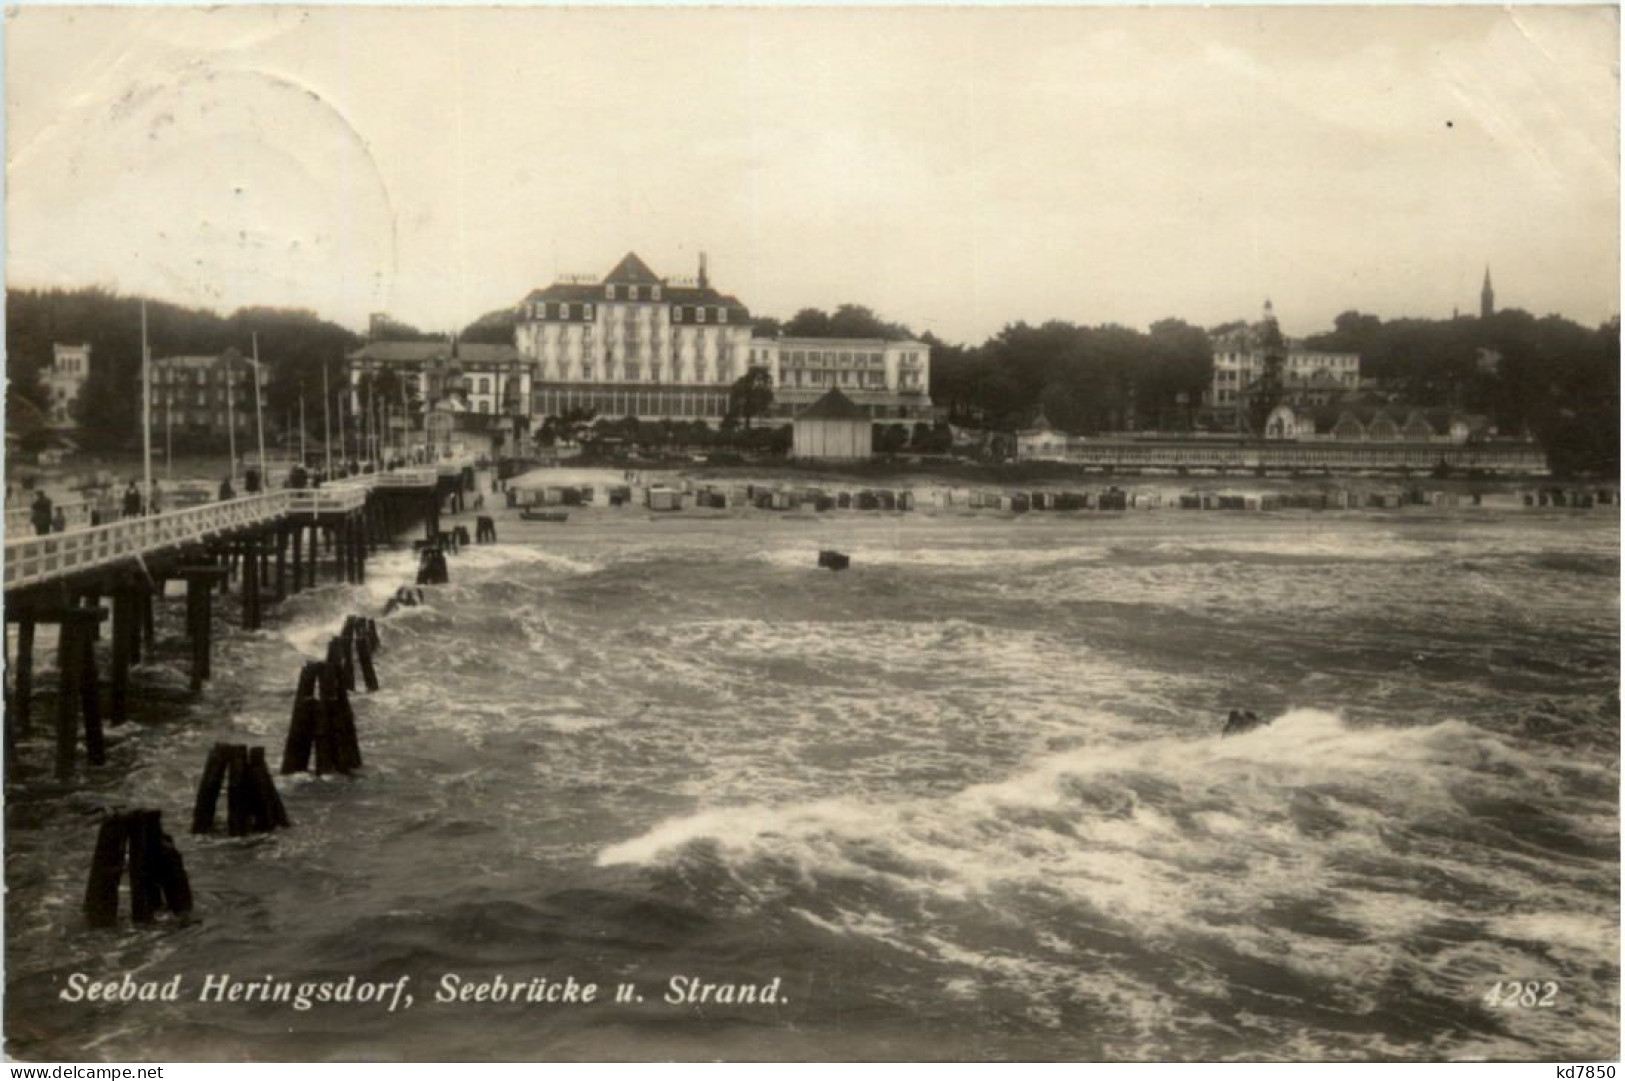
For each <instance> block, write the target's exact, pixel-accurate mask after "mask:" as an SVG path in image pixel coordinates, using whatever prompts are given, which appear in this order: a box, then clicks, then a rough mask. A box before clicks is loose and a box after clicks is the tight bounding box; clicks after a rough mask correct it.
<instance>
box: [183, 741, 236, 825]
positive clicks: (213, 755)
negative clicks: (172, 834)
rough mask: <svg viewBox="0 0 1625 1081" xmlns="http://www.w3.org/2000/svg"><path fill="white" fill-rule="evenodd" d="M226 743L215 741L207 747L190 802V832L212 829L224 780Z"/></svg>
mask: <svg viewBox="0 0 1625 1081" xmlns="http://www.w3.org/2000/svg"><path fill="white" fill-rule="evenodd" d="M226 757H227V754H226V744H224V743H216V744H215V745H214V746H213V747H211V748H209V758H208V761H206V762H205V763H204V764H203V778H202V779H201V780H200V781H198V786H197V798H196V799H195V800H193V802H192V832H193V833H209V832H210V831H212V830H213V829H214V815H215V811H216V809H217V808H218V807H219V806H220V789H221V786H222V785H224V784H225V782H226Z"/></svg>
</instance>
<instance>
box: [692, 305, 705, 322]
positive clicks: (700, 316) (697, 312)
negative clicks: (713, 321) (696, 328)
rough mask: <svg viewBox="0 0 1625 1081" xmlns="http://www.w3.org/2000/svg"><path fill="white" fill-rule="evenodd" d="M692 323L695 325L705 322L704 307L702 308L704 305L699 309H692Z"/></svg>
mask: <svg viewBox="0 0 1625 1081" xmlns="http://www.w3.org/2000/svg"><path fill="white" fill-rule="evenodd" d="M694 321H695V322H696V323H703V322H705V307H704V305H701V306H700V307H698V308H695V309H694Z"/></svg>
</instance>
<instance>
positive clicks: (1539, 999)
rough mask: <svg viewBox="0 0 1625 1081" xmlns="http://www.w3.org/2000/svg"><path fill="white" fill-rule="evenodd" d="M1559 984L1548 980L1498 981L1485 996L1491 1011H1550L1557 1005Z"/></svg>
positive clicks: (1485, 1003)
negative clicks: (1510, 1009) (1513, 1009)
mask: <svg viewBox="0 0 1625 1081" xmlns="http://www.w3.org/2000/svg"><path fill="white" fill-rule="evenodd" d="M1557 990H1558V988H1557V983H1556V982H1555V981H1553V980H1547V981H1546V982H1544V983H1541V982H1539V981H1537V980H1527V981H1519V980H1497V981H1496V983H1495V986H1494V987H1492V988H1490V989H1489V991H1488V992H1487V993H1486V994H1485V995H1484V1005H1486V1006H1488V1007H1489V1008H1490V1009H1509V1008H1516V1009H1521V1010H1549V1009H1551V1008H1553V1007H1554V1006H1556V1005H1557Z"/></svg>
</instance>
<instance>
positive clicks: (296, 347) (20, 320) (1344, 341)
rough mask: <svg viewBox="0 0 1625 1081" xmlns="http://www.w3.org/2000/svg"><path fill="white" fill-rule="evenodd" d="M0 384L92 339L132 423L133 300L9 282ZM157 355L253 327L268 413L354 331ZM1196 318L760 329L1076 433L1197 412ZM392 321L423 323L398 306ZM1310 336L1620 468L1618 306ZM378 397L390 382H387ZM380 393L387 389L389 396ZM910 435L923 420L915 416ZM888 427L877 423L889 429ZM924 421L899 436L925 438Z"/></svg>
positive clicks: (740, 398)
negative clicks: (1589, 314)
mask: <svg viewBox="0 0 1625 1081" xmlns="http://www.w3.org/2000/svg"><path fill="white" fill-rule="evenodd" d="M7 307H8V312H7V319H6V347H7V357H8V361H7V374H8V376H9V380H10V381H9V384H8V393H10V394H13V395H17V396H19V397H22V398H24V399H27V400H29V401H32V402H34V403H35V404H36V405H38V406H40V407H41V408H42V409H46V408H48V405H49V403H48V401H47V395H46V393H45V389H44V385H43V382H42V380H41V374H42V372H43V371H44V370H46V369H47V368H48V367H49V365H50V362H51V347H52V344H53V343H56V342H63V343H76V342H86V343H89V344H90V346H91V349H92V361H91V371H90V376H89V379H88V381H87V383H86V385H85V389H84V391H83V393H82V395H81V399H80V405H79V418H78V419H79V420H80V424H81V436H82V439H83V441H84V443H85V445H86V446H87V447H88V448H90V449H101V448H112V447H124V446H129V445H131V444H133V443H134V442H136V441H138V440H139V438H140V415H139V412H138V411H137V410H135V409H132V408H130V403H131V402H133V401H139V400H140V378H141V300H140V298H138V297H131V296H120V295H117V294H115V293H112V292H109V291H107V290H104V289H99V288H86V289H73V290H63V289H49V290H34V289H11V290H8V291H7ZM517 316H518V309H517V308H509V309H500V310H498V311H496V312H491V313H488V314H487V315H485V316H482V317H480V319H477V320H475V321H474V322H473V323H471V324H470V325H469V326H467V327H465V328H463V330H462V332H461V337H462V339H463V340H464V341H470V342H474V341H490V342H511V341H512V340H513V327H514V323H515V321H516V319H517ZM147 318H148V325H149V330H148V337H149V340H150V341H151V344H152V351H153V355H154V357H165V356H175V355H185V354H201V355H214V354H218V353H220V352H222V351H224V350H225V349H227V348H228V347H233V346H234V347H236V348H237V349H238V350H239V351H240V352H242V353H243V354H244V355H248V354H250V352H251V349H252V337H253V335H255V334H257V335H258V338H259V350H260V356H261V358H262V359H263V360H264V361H265V362H266V364H267V365H268V367H269V369H270V372H271V380H270V385H269V389H268V396H267V408H268V416H267V422H268V424H269V425H271V426H272V427H274V428H280V427H281V426H282V421H283V419H284V418H285V417H287V416H290V415H292V414H293V413H295V412H296V411H297V409H298V403H299V399H300V396H301V394H303V395H304V397H305V400H306V401H307V403H309V404H310V405H311V406H317V407H319V402H320V388H321V375H322V369H323V367H324V366H326V367H327V369H328V371H329V375H330V379H331V380H332V386H333V387H335V388H336V387H337V385H338V378H339V376H340V374H341V373H342V371H343V362H344V357H345V355H346V354H347V353H349V352H350V351H352V350H354V349H355V348H357V347H358V346H359V345H360V344H361V342H362V338H361V337H360V336H359V335H357V334H355V333H353V332H351V331H349V330H347V329H346V328H344V327H342V326H339V325H338V324H335V323H332V322H330V321H327V320H324V319H322V318H320V317H319V316H317V315H316V314H315V313H313V312H310V311H305V310H297V309H283V308H268V307H255V308H243V309H239V310H237V311H235V312H233V313H231V314H230V315H227V316H221V315H218V314H215V313H213V312H209V311H206V310H203V309H196V308H187V307H183V306H181V305H176V304H171V303H168V302H164V301H149V302H148V304H147ZM1243 326H1244V324H1240V323H1231V324H1224V325H1221V326H1217V327H1212V328H1207V329H1204V328H1202V327H1199V326H1196V325H1194V324H1191V323H1188V322H1186V321H1184V320H1182V319H1177V318H1167V319H1161V320H1158V321H1157V322H1155V323H1153V324H1151V326H1150V327H1149V328H1148V329H1147V330H1144V331H1142V330H1138V329H1135V328H1131V327H1124V326H1120V325H1116V324H1102V325H1098V326H1087V325H1083V324H1079V323H1074V322H1068V321H1063V320H1050V321H1048V322H1045V323H1042V324H1038V325H1036V326H1035V325H1033V324H1030V323H1026V322H1018V323H1012V324H1010V325H1008V326H1006V327H1005V328H1004V329H1003V330H1001V331H999V332H998V333H997V334H995V335H993V336H992V337H990V338H989V339H988V340H987V341H985V342H983V343H982V344H980V345H962V344H955V343H949V342H945V341H942V340H941V339H939V338H937V337H935V336H934V335H932V334H930V333H929V332H927V333H923V334H918V335H916V334H914V333H913V332H912V331H911V330H910V328H909V327H907V326H905V325H903V324H900V323H895V322H891V321H888V320H886V319H884V318H883V317H881V316H880V315H878V314H876V313H875V312H874V311H873V310H871V309H870V308H867V307H865V306H863V305H859V304H843V305H840V306H838V307H837V308H835V309H834V310H833V311H824V310H822V309H818V308H804V309H802V310H801V311H798V312H796V313H795V315H793V316H792V317H790V318H789V319H785V320H779V319H776V318H772V317H758V318H757V319H756V321H755V333H756V334H757V336H760V337H772V336H784V337H810V338H820V337H824V338H884V339H889V340H900V339H909V338H914V339H917V340H919V341H922V342H924V343H926V344H927V345H929V346H930V347H931V387H930V390H931V397H932V400H933V401H934V403H935V404H936V405H937V406H939V407H941V408H942V409H944V410H945V411H946V413H947V415H948V418H949V420H950V421H951V422H952V423H954V424H959V425H965V426H973V427H978V428H987V429H994V430H999V431H1013V430H1016V429H1020V428H1022V427H1025V426H1028V425H1030V424H1032V423H1033V422H1034V421H1035V420H1036V419H1037V418H1039V417H1040V415H1042V417H1043V418H1044V419H1045V420H1047V421H1048V422H1049V423H1050V424H1052V425H1054V426H1056V427H1058V428H1060V429H1063V430H1065V431H1070V432H1074V433H1078V434H1083V435H1091V434H1098V433H1101V432H1107V431H1122V430H1129V429H1133V430H1146V429H1156V430H1163V431H1169V430H1185V429H1190V428H1193V427H1197V426H1200V425H1201V424H1202V423H1203V418H1202V415H1201V404H1202V400H1203V392H1204V391H1205V390H1206V389H1207V388H1208V386H1209V385H1210V384H1211V381H1212V369H1213V348H1214V342H1215V340H1216V339H1217V338H1219V337H1220V336H1222V335H1223V334H1226V333H1228V332H1231V331H1233V330H1236V329H1239V328H1241V327H1243ZM389 331H390V336H400V337H408V338H417V337H424V336H427V335H425V333H424V332H422V331H419V330H417V329H416V328H414V327H410V326H407V325H406V324H400V323H395V324H392V325H391V326H390V328H389ZM1304 345H1305V346H1306V347H1309V348H1313V349H1321V350H1327V351H1336V352H1353V353H1358V354H1359V355H1360V357H1361V374H1362V376H1364V377H1367V378H1373V377H1374V378H1376V379H1378V380H1380V381H1381V385H1382V389H1383V391H1384V392H1385V393H1391V394H1393V395H1395V396H1397V397H1398V398H1399V399H1401V400H1403V401H1404V403H1405V404H1406V405H1415V406H1420V407H1449V408H1453V409H1459V410H1463V411H1466V412H1472V413H1479V414H1482V415H1484V416H1485V417H1487V418H1489V419H1490V421H1491V422H1492V423H1493V424H1494V425H1495V426H1496V427H1497V429H1498V430H1499V431H1500V432H1502V433H1503V434H1514V435H1515V434H1518V433H1520V432H1523V431H1526V430H1527V431H1529V432H1531V433H1533V434H1534V435H1535V436H1536V437H1537V438H1538V439H1539V440H1540V441H1541V442H1542V444H1543V445H1544V446H1545V448H1546V450H1547V452H1548V455H1549V456H1550V458H1551V460H1552V464H1553V466H1554V468H1555V469H1558V470H1559V471H1561V472H1578V471H1585V472H1599V473H1617V471H1618V465H1619V374H1620V369H1619V345H1620V324H1619V320H1618V318H1617V317H1616V318H1615V319H1613V320H1610V321H1609V322H1607V323H1605V324H1603V325H1602V326H1600V327H1586V326H1583V325H1581V324H1579V323H1576V322H1574V321H1572V320H1569V319H1565V318H1563V317H1561V316H1556V315H1549V316H1545V317H1543V318H1536V317H1535V316H1533V315H1531V314H1529V313H1528V312H1524V311H1520V310H1517V309H1508V310H1505V311H1501V312H1497V313H1495V314H1494V315H1492V316H1490V317H1489V318H1487V319H1480V318H1478V317H1459V318H1452V319H1417V318H1404V319H1393V320H1387V321H1385V320H1382V319H1380V318H1379V317H1377V316H1375V315H1370V314H1365V313H1361V312H1358V311H1347V312H1344V313H1343V314H1341V315H1339V316H1338V317H1337V318H1336V319H1335V320H1334V322H1333V326H1332V328H1331V329H1330V330H1328V331H1326V332H1323V333H1320V334H1315V335H1312V336H1310V337H1308V338H1306V339H1305V340H1304ZM769 393H770V389H769V388H764V387H762V386H760V385H759V382H758V383H751V382H748V381H746V382H742V383H741V384H739V385H738V386H736V387H735V388H734V393H733V394H732V395H731V399H732V400H731V403H730V405H731V408H730V414H731V422H730V427H731V426H734V425H737V426H739V427H742V428H746V429H749V428H750V427H752V425H753V423H754V422H755V421H757V420H759V419H760V418H762V417H763V416H764V415H765V414H766V413H767V411H768V407H769V406H770V404H771V400H770V398H768V396H767V395H768V394H769ZM389 397H390V398H394V397H398V395H390V396H389ZM386 400H387V399H386ZM922 434H923V433H922ZM896 439H897V436H896V435H895V434H890V435H886V436H885V441H886V442H887V443H888V444H889V443H891V442H895V441H896ZM937 441H938V438H937V437H936V436H931V437H930V438H929V439H916V438H915V434H914V433H912V432H909V433H907V435H906V437H905V439H904V445H905V446H909V447H913V446H915V445H916V444H920V445H924V444H926V443H933V444H934V443H935V442H937Z"/></svg>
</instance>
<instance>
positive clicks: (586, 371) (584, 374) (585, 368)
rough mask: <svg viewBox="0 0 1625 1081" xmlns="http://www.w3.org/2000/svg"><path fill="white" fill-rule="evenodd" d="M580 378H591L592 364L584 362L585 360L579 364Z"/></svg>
mask: <svg viewBox="0 0 1625 1081" xmlns="http://www.w3.org/2000/svg"><path fill="white" fill-rule="evenodd" d="M581 378H583V379H587V380H590V379H592V365H591V364H588V363H585V362H583V363H582V365H581Z"/></svg>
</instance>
